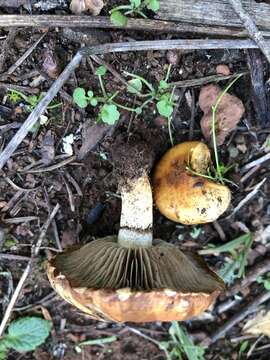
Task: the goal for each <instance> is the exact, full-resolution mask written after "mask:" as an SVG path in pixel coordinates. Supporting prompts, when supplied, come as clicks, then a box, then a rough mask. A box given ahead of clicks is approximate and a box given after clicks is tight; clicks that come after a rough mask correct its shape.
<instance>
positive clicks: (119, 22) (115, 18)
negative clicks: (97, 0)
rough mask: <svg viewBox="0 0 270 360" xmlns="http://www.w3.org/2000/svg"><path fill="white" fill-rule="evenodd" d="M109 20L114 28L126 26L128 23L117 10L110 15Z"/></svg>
mask: <svg viewBox="0 0 270 360" xmlns="http://www.w3.org/2000/svg"><path fill="white" fill-rule="evenodd" d="M110 20H111V22H112V23H113V24H114V25H116V26H126V25H127V22H128V18H127V17H126V16H125V15H123V14H122V13H121V11H118V10H116V11H113V12H112V13H111V16H110Z"/></svg>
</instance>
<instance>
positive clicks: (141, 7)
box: [110, 0, 159, 26]
mask: <svg viewBox="0 0 270 360" xmlns="http://www.w3.org/2000/svg"><path fill="white" fill-rule="evenodd" d="M145 9H148V10H152V11H153V12H157V11H158V10H159V0H129V4H127V5H120V6H117V7H115V8H113V9H112V10H111V11H110V15H111V16H110V19H111V22H112V23H113V24H114V25H116V26H126V25H127V22H128V15H135V16H136V15H139V16H141V17H143V18H147V16H146V15H145V13H144V11H145Z"/></svg>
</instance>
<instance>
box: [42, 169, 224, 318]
mask: <svg viewBox="0 0 270 360" xmlns="http://www.w3.org/2000/svg"><path fill="white" fill-rule="evenodd" d="M121 196H122V212H121V221H120V231H119V233H118V236H107V237H105V238H102V239H98V240H95V241H92V242H90V243H89V244H86V245H84V246H82V247H80V248H79V249H76V250H70V251H66V252H64V253H62V254H59V255H57V256H56V257H55V258H54V259H53V260H52V261H50V262H49V264H48V277H49V279H50V282H51V284H52V286H53V287H54V289H55V290H56V291H57V292H58V293H59V294H60V295H61V296H62V297H63V298H64V299H65V300H66V301H68V302H69V303H71V304H73V305H75V306H76V307H78V308H79V309H80V310H82V311H84V312H86V313H87V314H89V315H90V316H91V317H92V318H94V319H99V320H108V321H116V322H126V321H132V322H150V321H171V320H185V319H188V318H190V317H193V316H196V315H199V314H200V313H201V312H203V311H204V310H205V309H207V307H209V305H210V304H212V303H213V302H214V300H215V299H216V297H217V295H218V294H219V293H220V291H221V290H222V289H223V282H222V280H221V279H220V278H219V277H218V276H217V275H216V274H215V273H214V272H212V271H211V270H210V269H209V268H208V267H207V265H206V264H205V263H204V262H203V260H202V259H201V258H200V257H197V256H195V255H191V254H187V255H185V254H184V253H182V252H181V251H180V250H179V249H178V248H177V247H175V246H174V245H171V244H168V243H166V242H164V241H162V240H154V241H153V238H152V220H153V219H152V216H153V215H152V191H151V186H150V183H149V180H148V177H147V175H146V174H145V173H144V174H143V175H142V176H141V177H139V178H137V179H133V180H130V181H128V182H127V184H126V185H124V186H122V189H121Z"/></svg>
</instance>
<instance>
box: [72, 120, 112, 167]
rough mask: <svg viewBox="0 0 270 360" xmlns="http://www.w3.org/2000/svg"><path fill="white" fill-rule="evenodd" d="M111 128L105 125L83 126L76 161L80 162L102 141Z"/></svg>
mask: <svg viewBox="0 0 270 360" xmlns="http://www.w3.org/2000/svg"><path fill="white" fill-rule="evenodd" d="M111 128H112V126H108V125H105V124H94V125H90V126H89V124H87V123H86V124H85V125H84V128H83V133H82V146H81V148H80V151H79V154H78V159H79V160H81V159H83V158H84V157H85V155H86V154H88V152H89V151H91V150H93V149H94V148H95V147H96V146H97V144H98V143H99V142H100V141H101V140H102V139H103V137H104V136H105V135H106V134H107V132H108V131H109V130H110V129H111Z"/></svg>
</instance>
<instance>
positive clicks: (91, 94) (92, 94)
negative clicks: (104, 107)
mask: <svg viewBox="0 0 270 360" xmlns="http://www.w3.org/2000/svg"><path fill="white" fill-rule="evenodd" d="M87 96H88V98H89V99H91V98H92V97H93V96H94V93H93V91H92V90H88V91H87Z"/></svg>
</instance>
